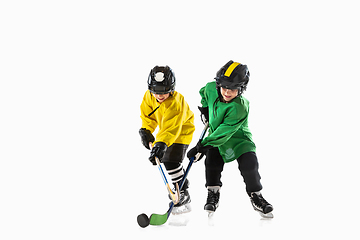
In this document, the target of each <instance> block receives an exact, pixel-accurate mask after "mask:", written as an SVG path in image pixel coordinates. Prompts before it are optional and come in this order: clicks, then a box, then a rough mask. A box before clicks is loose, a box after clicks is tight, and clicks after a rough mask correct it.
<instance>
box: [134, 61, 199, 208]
mask: <svg viewBox="0 0 360 240" xmlns="http://www.w3.org/2000/svg"><path fill="white" fill-rule="evenodd" d="M148 89H149V90H148V91H146V92H145V95H144V98H143V101H142V103H141V106H140V110H141V119H142V126H141V129H140V130H139V134H140V137H141V141H142V144H143V145H144V147H146V148H147V149H149V150H150V147H149V145H150V144H151V145H152V149H151V152H150V157H149V160H150V162H151V163H152V164H153V165H156V162H155V157H157V158H159V159H160V161H161V162H162V163H163V164H164V166H165V168H166V170H167V172H168V174H169V175H170V177H171V179H172V183H173V184H174V185H175V184H176V183H178V184H180V181H181V179H182V178H183V175H184V169H183V166H182V161H183V159H184V157H185V154H186V150H187V148H188V146H189V144H190V143H191V140H192V136H193V133H194V131H195V126H194V113H193V112H192V111H191V110H190V108H189V105H188V104H187V102H186V101H185V99H184V97H183V96H182V95H181V94H180V93H178V92H176V91H175V76H174V73H173V72H172V70H171V69H170V68H169V67H168V66H165V67H162V66H155V67H154V68H153V69H152V70H151V72H150V74H149V78H148ZM157 127H159V131H158V133H157V134H156V139H155V137H154V136H153V135H152V133H153V132H154V131H155V129H156V128H157ZM188 187H189V181H188V180H187V179H186V181H185V183H184V185H183V188H182V190H181V191H180V202H179V203H178V204H176V205H175V206H174V207H175V209H174V211H176V208H177V207H180V206H183V205H186V207H187V208H186V209H185V211H190V208H189V205H188V203H190V201H191V200H190V195H189V192H188V190H187V189H188Z"/></svg>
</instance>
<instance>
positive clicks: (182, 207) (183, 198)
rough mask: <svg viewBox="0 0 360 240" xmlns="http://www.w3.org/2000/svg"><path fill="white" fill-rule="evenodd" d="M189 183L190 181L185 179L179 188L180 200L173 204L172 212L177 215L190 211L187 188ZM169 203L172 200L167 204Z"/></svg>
mask: <svg viewBox="0 0 360 240" xmlns="http://www.w3.org/2000/svg"><path fill="white" fill-rule="evenodd" d="M189 185H190V182H189V181H188V180H187V179H186V180H185V183H184V186H183V188H182V189H181V190H180V200H179V202H178V203H177V204H175V205H174V208H173V210H172V214H174V215H178V214H182V213H188V212H191V206H190V202H191V198H190V194H189V191H188V190H187V189H188V188H189ZM169 198H170V196H169ZM170 199H171V198H170ZM171 203H172V202H170V203H169V206H170V205H171Z"/></svg>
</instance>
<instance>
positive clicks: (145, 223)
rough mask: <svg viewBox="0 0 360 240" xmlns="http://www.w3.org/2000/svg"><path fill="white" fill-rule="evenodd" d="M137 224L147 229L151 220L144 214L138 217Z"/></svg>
mask: <svg viewBox="0 0 360 240" xmlns="http://www.w3.org/2000/svg"><path fill="white" fill-rule="evenodd" d="M137 222H138V224H139V226H140V227H142V228H145V227H147V226H149V224H150V219H149V218H148V216H146V214H145V213H142V214H140V215H139V216H138V217H137Z"/></svg>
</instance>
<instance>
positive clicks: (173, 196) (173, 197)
mask: <svg viewBox="0 0 360 240" xmlns="http://www.w3.org/2000/svg"><path fill="white" fill-rule="evenodd" d="M149 146H150V149H152V143H149ZM155 162H156V165H157V167H158V169H159V172H160V175H161V177H162V179H163V181H164V183H165V186H166V189H167V191H168V193H169V196H170V198H171V200H172V201H173V203H174V204H177V203H178V202H179V201H180V189H179V185H178V184H177V183H176V185H175V191H176V193H174V192H173V191H172V190H171V187H170V185H169V182H168V180H167V178H166V175H165V173H164V170H163V169H162V167H161V163H160V160H159V158H158V157H155Z"/></svg>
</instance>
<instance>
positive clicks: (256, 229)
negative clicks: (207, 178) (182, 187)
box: [0, 0, 360, 240]
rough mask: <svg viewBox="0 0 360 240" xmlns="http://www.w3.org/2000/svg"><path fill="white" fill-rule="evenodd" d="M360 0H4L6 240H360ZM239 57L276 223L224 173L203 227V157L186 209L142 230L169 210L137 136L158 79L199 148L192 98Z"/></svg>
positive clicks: (0, 193)
mask: <svg viewBox="0 0 360 240" xmlns="http://www.w3.org/2000/svg"><path fill="white" fill-rule="evenodd" d="M355 4H357V3H355V2H354V1H346V0H345V1H341V3H337V2H336V1H332V2H329V1H326V2H325V1H301V2H299V3H294V2H292V1H262V2H261V3H259V2H258V1H254V2H252V1H247V2H244V1H227V0H225V1H186V0H185V1H176V2H170V1H157V0H156V1H132V2H129V1H79V0H74V1H61V3H56V2H54V1H49V2H46V1H22V2H19V1H4V2H2V3H1V4H0V19H1V21H0V30H1V38H0V39H1V44H0V52H1V54H0V63H1V64H0V65H1V70H0V114H1V117H0V123H1V124H0V141H1V142H0V146H1V147H0V226H1V230H0V239H38V240H41V239H67V240H71V239H88V240H90V239H106V240H109V239H125V238H128V237H129V236H132V238H134V239H160V238H161V239H162V238H170V237H171V239H172V240H175V239H182V240H183V239H189V238H190V239H193V238H194V234H197V236H201V238H203V239H220V238H222V237H224V236H232V237H233V238H234V239H235V238H236V239H248V238H251V239H264V238H265V237H266V239H268V238H269V237H270V239H318V238H319V239H320V238H321V239H327V238H330V237H331V239H356V238H357V239H358V238H359V233H358V231H357V225H358V222H356V221H355V220H354V217H356V216H357V215H358V214H356V211H358V210H357V209H356V203H355V202H356V200H357V199H359V193H358V191H356V189H357V188H358V186H357V185H358V183H359V182H360V179H359V177H358V176H359V175H358V169H357V164H358V162H359V160H360V157H359V153H358V136H359V135H360V132H359V124H358V123H359V122H360V121H359V120H360V119H359V114H358V104H359V102H360V101H359V97H358V89H359V88H358V84H359V83H358V80H359V79H360V76H359V71H358V65H359V64H358V62H359V61H358V60H359V58H358V56H360V52H359V44H358V43H359V42H360V39H359V34H358V32H357V31H356V29H358V26H357V24H358V23H359V22H360V21H359V20H360V19H359V15H358V12H357V9H358V8H357V5H355ZM230 59H232V60H234V61H240V62H242V63H245V64H247V65H248V67H249V70H250V72H251V78H250V82H249V85H248V89H247V91H246V92H245V97H247V98H248V99H249V100H250V105H251V107H250V109H251V110H250V118H249V121H250V122H249V126H250V129H251V131H252V133H253V136H254V140H255V142H256V145H257V148H258V150H257V154H258V158H259V163H260V174H261V176H262V184H263V186H264V189H263V192H262V193H263V196H264V197H265V198H266V199H267V200H268V201H269V202H270V203H271V204H273V206H274V218H273V219H262V218H261V217H260V216H259V214H258V213H257V212H255V211H254V210H253V209H252V206H251V204H250V200H249V199H248V197H247V195H246V193H245V190H244V187H245V186H244V183H243V181H242V178H241V176H240V174H239V172H238V170H237V165H236V163H229V164H226V166H225V170H224V172H223V178H222V181H223V183H224V186H223V188H222V190H221V199H220V207H219V208H218V211H217V212H216V214H215V215H214V216H213V218H210V219H209V218H208V217H207V213H206V212H205V211H204V210H203V205H204V203H205V200H206V194H207V193H206V189H205V187H204V184H205V182H204V165H203V160H201V161H200V162H198V163H195V164H194V165H193V168H192V170H191V172H190V174H189V179H190V181H191V186H190V189H189V190H190V194H191V199H192V202H191V206H192V211H191V212H190V213H189V214H186V215H180V216H171V217H170V219H169V222H168V223H167V224H165V225H164V226H159V227H154V226H149V227H147V228H144V229H142V228H140V227H139V226H138V225H137V222H136V217H137V216H138V215H139V214H140V213H146V214H147V215H150V214H151V213H160V214H163V213H165V212H166V210H167V209H168V201H169V200H168V198H167V192H166V189H165V188H164V186H163V182H162V180H161V177H160V175H159V173H158V170H157V169H156V167H154V166H152V165H151V164H150V163H149V161H148V160H147V158H148V154H149V153H148V151H147V150H146V149H145V148H144V147H143V146H142V145H141V143H140V139H139V136H138V129H139V128H140V127H141V122H140V118H139V115H140V112H139V105H140V103H141V101H142V97H143V94H144V92H145V91H146V82H147V77H148V74H149V72H150V69H151V68H152V67H154V66H155V65H169V66H170V67H172V69H173V70H174V72H175V76H176V78H177V85H176V90H178V91H179V92H180V93H181V94H183V95H184V96H185V99H186V101H187V102H188V103H189V105H190V108H191V109H192V110H193V111H194V113H195V116H196V119H195V123H196V132H195V133H194V139H196V138H197V137H198V136H199V134H200V132H201V129H202V123H201V121H200V117H199V113H198V111H197V106H198V105H199V104H200V103H199V101H200V97H199V94H198V91H199V89H200V88H201V87H202V86H204V85H205V84H206V82H208V81H212V80H213V78H214V76H215V74H216V72H217V70H218V69H219V67H221V66H222V65H223V64H225V63H226V62H227V61H228V60H230ZM193 145H195V143H192V146H193ZM185 163H186V161H185ZM354 201H355V202H354ZM354 204H355V205H354ZM354 211H355V213H354Z"/></svg>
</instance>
